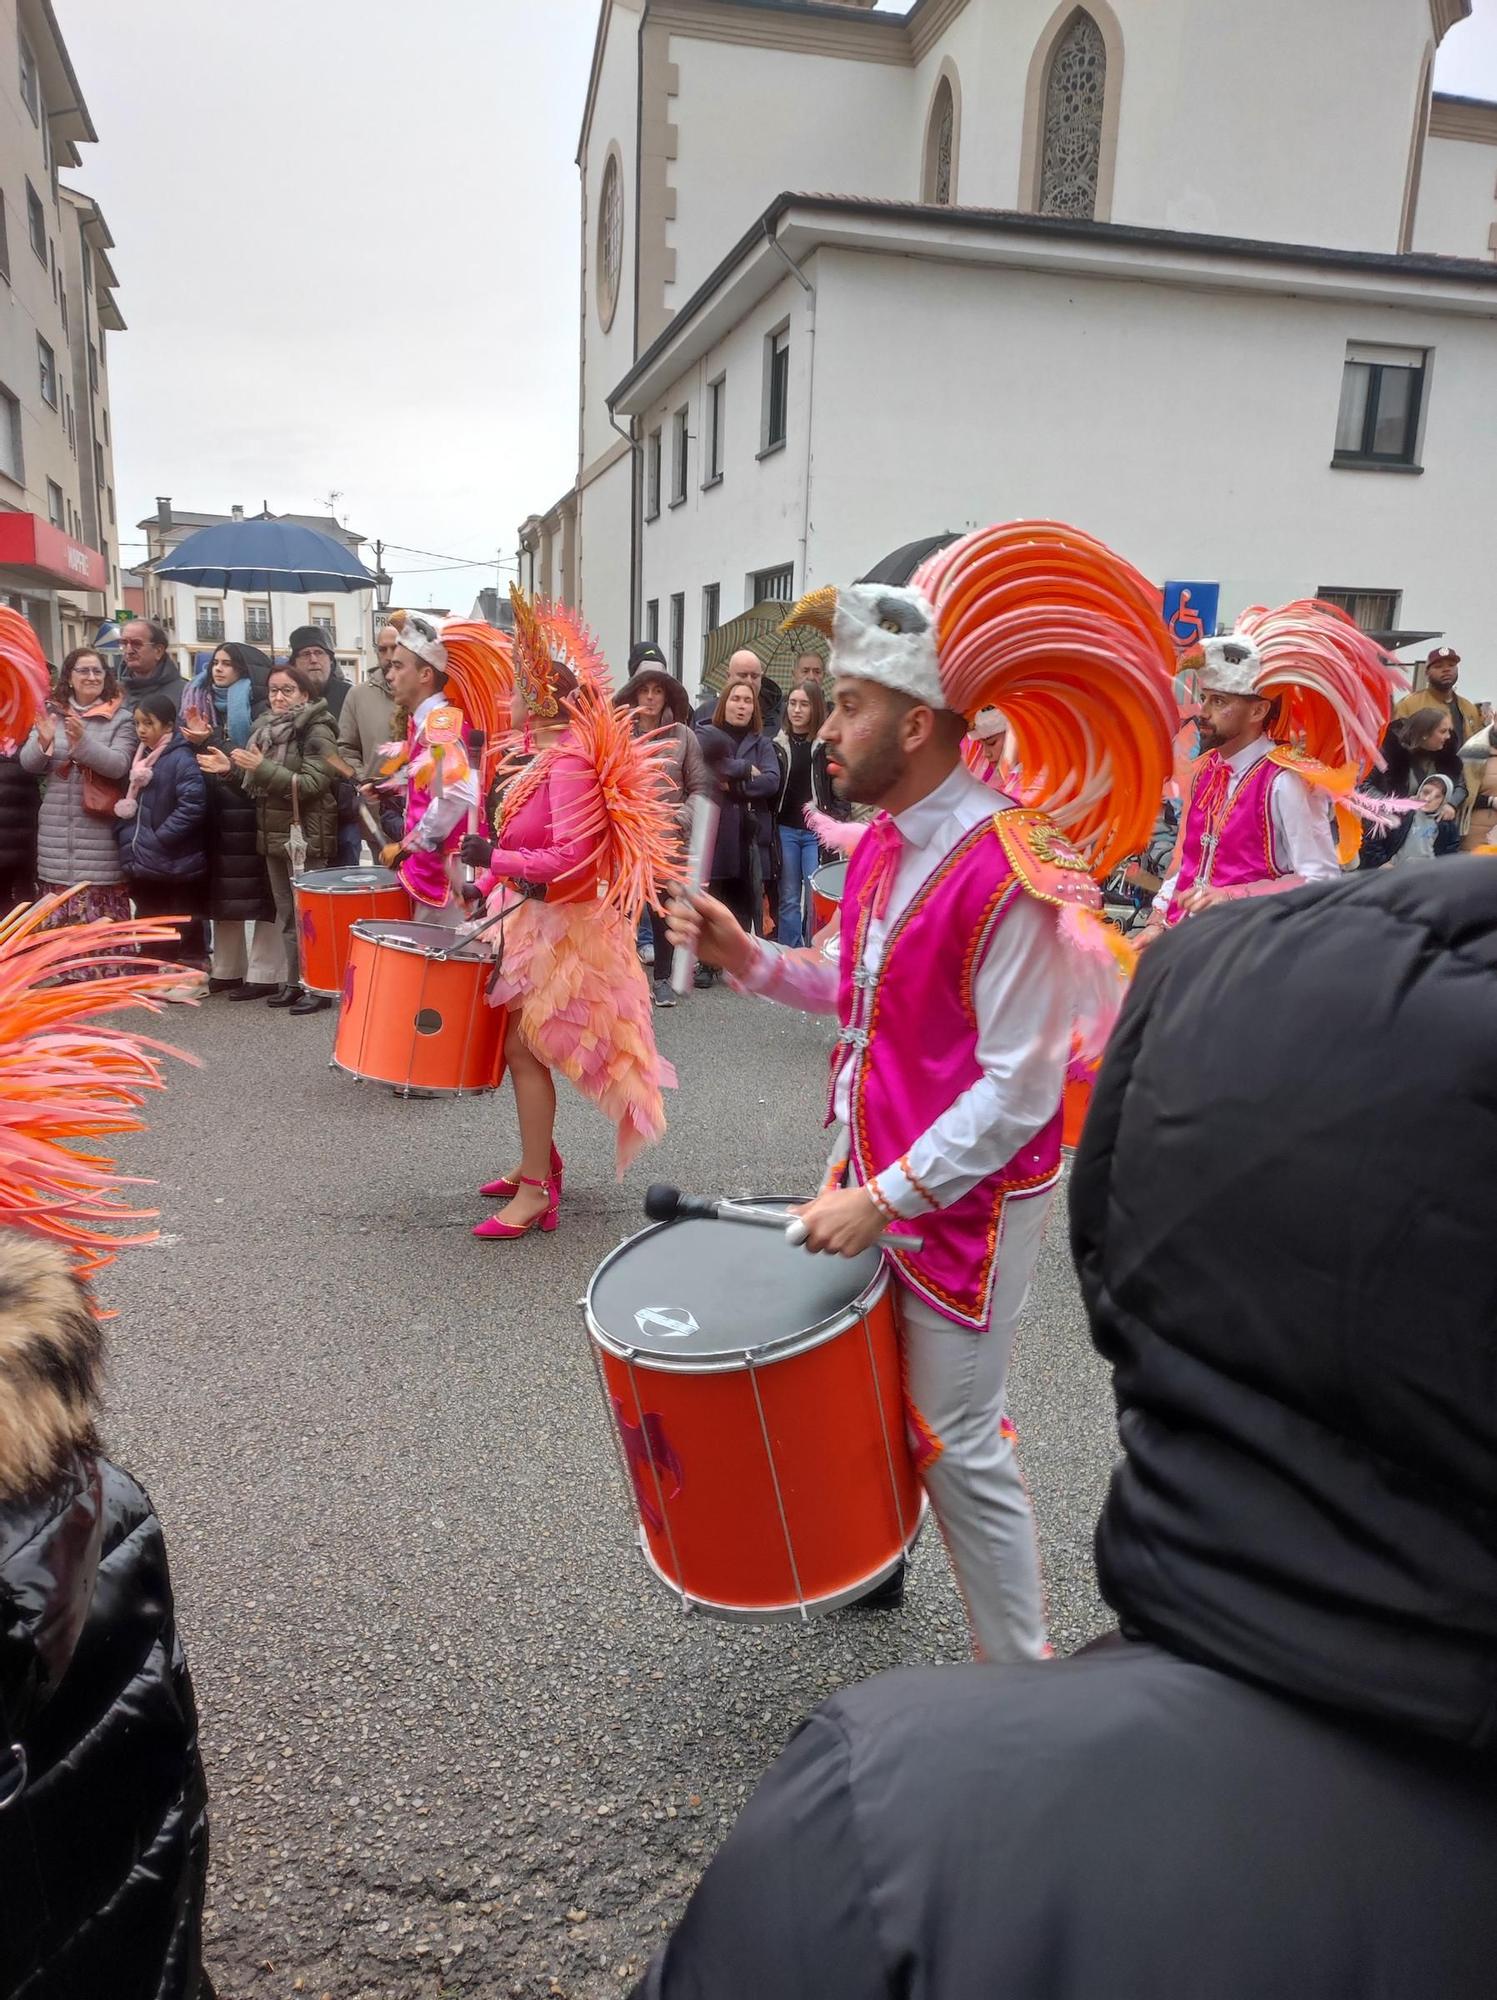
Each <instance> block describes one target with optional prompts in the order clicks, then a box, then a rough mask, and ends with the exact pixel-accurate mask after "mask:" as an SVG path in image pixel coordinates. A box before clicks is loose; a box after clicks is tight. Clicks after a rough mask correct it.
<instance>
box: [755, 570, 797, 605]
mask: <svg viewBox="0 0 1497 2000" xmlns="http://www.w3.org/2000/svg"><path fill="white" fill-rule="evenodd" d="M794 599H795V565H794V563H783V564H780V565H779V566H778V567H777V568H775V569H756V570H755V571H754V573H753V575H752V576H751V577H750V578H749V602H750V604H790V603H793V602H794Z"/></svg>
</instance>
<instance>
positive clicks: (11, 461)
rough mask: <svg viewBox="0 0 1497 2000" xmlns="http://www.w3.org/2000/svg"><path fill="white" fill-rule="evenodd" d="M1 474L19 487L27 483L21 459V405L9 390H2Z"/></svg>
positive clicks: (0, 420)
mask: <svg viewBox="0 0 1497 2000" xmlns="http://www.w3.org/2000/svg"><path fill="white" fill-rule="evenodd" d="M0 473H4V475H5V477H6V478H7V479H13V480H14V481H15V483H16V484H17V486H24V485H25V483H26V474H25V469H24V466H23V463H22V459H21V405H20V402H19V401H18V400H17V398H16V397H14V396H13V395H12V394H11V393H10V391H9V389H0Z"/></svg>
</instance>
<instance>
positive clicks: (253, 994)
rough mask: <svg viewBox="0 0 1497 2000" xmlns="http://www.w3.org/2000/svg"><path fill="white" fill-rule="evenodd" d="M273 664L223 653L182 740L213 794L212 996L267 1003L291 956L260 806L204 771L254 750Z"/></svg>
mask: <svg viewBox="0 0 1497 2000" xmlns="http://www.w3.org/2000/svg"><path fill="white" fill-rule="evenodd" d="M257 661H260V662H263V665H264V669H265V674H266V676H267V677H268V676H269V672H270V662H269V660H267V659H266V658H265V656H264V654H262V653H260V652H259V651H258V649H257V648H255V647H253V646H240V645H234V644H225V645H222V646H219V647H218V648H217V649H216V651H215V652H214V654H213V658H212V659H211V661H210V662H209V664H208V666H207V667H206V668H205V669H204V670H203V672H202V673H200V674H198V675H197V676H195V678H194V679H193V681H192V684H191V686H190V687H189V688H188V690H187V693H186V695H185V696H184V697H183V701H182V734H183V735H184V736H185V737H186V739H187V741H188V743H189V744H190V745H191V746H192V750H193V753H194V755H195V756H196V757H197V760H198V769H199V770H200V771H204V776H205V779H206V782H207V787H208V842H207V845H208V884H207V902H208V915H209V916H210V917H211V918H212V919H213V958H212V961H211V964H210V966H209V975H210V976H209V980H208V991H209V992H210V993H230V994H232V996H233V997H234V998H235V999H236V1000H254V999H256V998H260V999H263V998H265V997H266V996H267V995H269V994H271V993H276V992H279V990H280V988H281V987H282V986H284V985H285V983H286V948H285V945H284V944H283V943H282V941H281V934H280V931H279V930H278V929H277V927H276V915H275V898H274V897H273V896H272V895H271V893H270V876H269V874H268V873H267V872H266V867H265V857H264V856H263V855H262V854H261V852H260V822H259V814H258V813H257V812H256V810H255V802H254V800H253V799H252V798H250V797H249V795H248V794H247V793H246V791H245V790H244V787H243V786H242V785H241V784H240V783H239V782H238V780H237V779H236V778H234V777H232V776H227V775H225V776H220V775H216V774H215V773H214V772H213V771H212V770H204V760H205V759H208V760H209V761H210V762H211V763H213V764H216V763H217V762H218V759H217V758H214V757H212V755H211V753H212V752H213V751H215V750H217V751H221V752H222V753H223V755H224V756H228V755H229V754H230V753H231V752H232V751H234V750H242V749H243V748H244V746H245V745H246V744H247V743H248V742H249V739H250V729H251V727H252V725H253V724H254V722H255V721H256V720H257V719H258V718H259V717H260V716H261V715H263V714H264V713H265V710H266V707H267V703H266V700H265V698H264V696H263V695H262V694H261V693H260V691H259V688H260V683H259V680H258V678H257V675H256V670H255V663H256V662H257Z"/></svg>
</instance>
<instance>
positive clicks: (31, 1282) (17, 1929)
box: [0, 1229, 212, 2000]
mask: <svg viewBox="0 0 1497 2000" xmlns="http://www.w3.org/2000/svg"><path fill="white" fill-rule="evenodd" d="M102 1375H103V1338H102V1335H101V1332H100V1328H99V1322H98V1320H97V1318H96V1317H95V1315H94V1312H93V1310H92V1308H91V1305H90V1302H89V1299H88V1295H87V1293H86V1292H85V1290H84V1288H83V1286H82V1285H81V1284H80V1282H79V1281H78V1279H77V1278H76V1277H75V1276H74V1274H73V1270H72V1266H71V1264H70V1262H69V1259H68V1257H67V1255H66V1253H65V1252H64V1251H62V1250H61V1249H59V1248H58V1247H56V1246H55V1245H54V1244H51V1243H47V1242H43V1241H40V1240H37V1239H34V1238H32V1237H30V1236H27V1235H24V1234H23V1233H22V1232H21V1231H20V1230H19V1229H5V1230H0V1994H3V1995H5V1996H6V2000H12V1996H14V2000H211V1993H212V1989H211V1988H210V1986H209V1985H208V1982H207V1980H206V1978H205V1977H204V1974H203V1970H202V1962H201V1955H200V1954H201V1945H200V1935H201V1926H202V1912H203V1894H204V1881H205V1877H206V1873H207V1865H208V1821H207V1793H206V1788H205V1785H204V1782H203V1767H202V1761H201V1758H200V1757H199V1754H198V1725H197V1710H196V1706H195V1703H194V1700H193V1692H192V1682H191V1680H190V1678H189V1676H188V1672H187V1663H186V1661H185V1659H184V1658H183V1654H182V1647H181V1644H180V1642H179V1640H178V1637H177V1628H176V1621H175V1615H174V1612H173V1606H172V1588H171V1579H170V1576H169V1574H168V1571H167V1563H166V1549H165V1546H164V1543H163V1540H162V1533H161V1523H160V1522H159V1521H158V1520H157V1518H156V1514H155V1511H154V1510H153V1508H152V1506H151V1503H150V1501H149V1500H148V1499H147V1497H146V1495H145V1494H144V1493H143V1492H142V1491H141V1489H140V1487H139V1486H137V1485H136V1483H135V1481H134V1480H133V1479H132V1478H131V1477H130V1475H129V1474H128V1473H127V1472H122V1471H121V1470H120V1468H119V1467H118V1466H117V1465H114V1464H112V1463H111V1462H110V1461H109V1460H108V1459H107V1458H105V1457H103V1456H102V1455H101V1449H100V1444H99V1440H98V1437H97V1434H96V1432H95V1428H94V1422H95V1415H96V1412H97V1409H98V1402H99V1394H100V1388H101V1379H102Z"/></svg>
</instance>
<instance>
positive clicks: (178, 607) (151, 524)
mask: <svg viewBox="0 0 1497 2000" xmlns="http://www.w3.org/2000/svg"><path fill="white" fill-rule="evenodd" d="M244 518H245V515H244V509H243V507H241V506H234V507H232V508H231V509H230V510H229V512H228V513H227V514H200V513H190V512H187V511H185V510H184V509H182V508H179V507H175V506H173V504H172V501H171V499H170V498H169V497H167V496H162V497H160V498H158V499H157V501H156V511H155V513H154V514H148V515H147V516H146V518H145V520H143V521H138V522H137V523H136V526H137V527H138V528H140V529H141V530H142V531H143V532H144V534H145V538H146V557H145V560H144V562H142V563H141V564H140V571H141V576H142V578H143V581H144V584H145V615H146V616H147V617H148V618H154V619H155V620H156V621H157V623H158V624H160V625H162V626H164V627H165V628H166V633H167V637H168V638H169V640H170V641H171V651H172V656H173V657H174V659H175V660H176V662H177V664H178V666H179V667H181V669H182V671H183V673H185V674H189V675H190V674H192V673H193V672H195V671H196V669H197V668H198V667H200V666H205V665H206V664H207V662H208V661H209V660H210V659H211V657H212V654H213V648H214V647H215V646H217V645H220V644H221V643H222V642H223V641H224V640H225V639H230V640H235V641H239V642H242V643H245V644H248V645H251V646H260V647H262V648H270V647H272V646H273V647H275V648H276V649H277V650H280V651H284V650H285V645H286V641H287V640H288V639H289V638H290V636H291V634H292V633H293V632H294V631H295V630H296V628H297V626H299V625H317V626H320V627H321V629H322V630H323V631H324V632H326V633H327V635H328V637H329V640H330V641H331V644H332V650H333V653H334V655H335V657H336V658H337V661H338V664H339V665H340V666H341V667H342V669H343V671H344V673H345V674H346V675H347V677H348V678H349V680H351V681H360V680H362V679H363V678H364V675H365V673H366V672H367V671H368V669H369V666H370V664H371V662H372V661H373V658H374V627H373V622H372V621H373V613H374V592H373V590H349V591H332V590H329V591H324V592H322V593H321V594H318V593H317V592H313V593H312V594H311V595H310V596H303V595H301V594H299V593H297V592H293V591H284V590H275V591H262V592H259V593H255V594H248V595H247V594H246V593H245V592H244V591H241V590H229V591H223V590H197V589H194V588H193V586H192V585H191V584H186V583H174V582H172V581H170V580H169V579H167V578H164V577H159V576H157V575H156V574H155V572H154V570H153V569H152V568H151V565H152V563H154V562H155V561H157V559H158V558H159V557H161V556H164V555H165V554H166V553H167V552H168V550H170V549H174V548H176V546H177V544H178V543H179V542H184V541H186V539H187V537H188V536H189V535H195V534H196V533H197V532H198V530H199V528H214V527H218V526H220V525H221V524H222V523H224V522H226V521H242V520H243V519H244ZM262 518H265V519H268V520H273V521H290V522H291V523H292V524H293V525H294V526H296V527H299V528H316V529H318V530H319V532H320V533H322V534H324V535H330V536H331V537H332V538H333V540H334V541H335V542H341V543H342V544H343V545H344V547H345V548H348V549H351V550H352V551H353V553H354V554H355V555H359V551H360V550H361V549H362V548H363V546H364V543H365V541H366V539H367V537H366V536H364V535H360V534H356V533H355V532H354V530H353V529H352V528H345V527H344V526H343V524H342V522H341V521H337V520H334V519H333V517H332V516H331V515H330V514H273V513H271V512H270V510H269V508H268V507H267V508H265V509H264V510H263V516H262ZM359 559H360V560H361V561H362V560H363V558H362V556H360V558H359Z"/></svg>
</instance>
